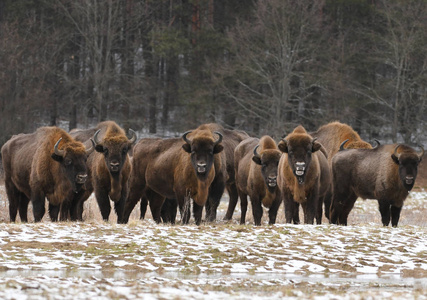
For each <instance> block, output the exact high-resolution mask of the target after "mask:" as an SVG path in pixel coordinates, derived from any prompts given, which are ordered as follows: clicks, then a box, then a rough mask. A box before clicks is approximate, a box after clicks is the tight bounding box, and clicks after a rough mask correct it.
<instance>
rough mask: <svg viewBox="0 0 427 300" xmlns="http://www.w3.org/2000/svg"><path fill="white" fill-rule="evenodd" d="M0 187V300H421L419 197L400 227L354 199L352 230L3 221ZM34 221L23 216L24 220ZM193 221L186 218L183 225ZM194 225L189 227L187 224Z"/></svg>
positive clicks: (424, 232) (425, 260)
mask: <svg viewBox="0 0 427 300" xmlns="http://www.w3.org/2000/svg"><path fill="white" fill-rule="evenodd" d="M7 206H8V205H7V200H6V195H5V192H4V186H3V185H1V186H0V208H1V213H0V269H1V271H0V298H1V299H89V298H93V299H270V298H289V299H377V298H399V299H414V298H415V299H427V297H426V296H425V295H427V217H426V216H427V192H425V191H424V190H421V189H418V190H416V191H414V192H412V193H411V195H410V198H408V199H407V200H406V203H405V206H404V208H403V211H402V216H401V221H400V223H399V227H398V228H390V227H387V228H386V227H383V226H382V225H381V222H380V215H379V212H378V209H377V202H376V201H372V200H367V201H363V200H359V201H358V202H357V203H356V207H355V208H354V210H353V211H352V213H351V215H350V217H349V226H347V227H343V226H334V225H329V224H327V222H324V224H323V225H315V226H310V225H287V224H283V206H282V207H281V209H280V214H279V218H278V224H277V225H273V226H269V225H267V224H266V214H264V218H263V221H264V224H263V225H262V226H259V227H255V226H253V225H252V217H251V212H250V211H249V214H248V218H247V219H248V223H247V224H246V225H239V224H238V220H239V216H240V211H239V210H236V212H235V214H234V218H233V221H231V222H224V221H222V220H221V219H222V216H223V215H224V214H225V211H226V209H227V198H226V197H224V199H223V201H222V202H221V205H220V210H219V218H218V221H217V222H216V223H213V224H202V225H201V226H195V225H194V224H190V225H187V226H182V225H174V226H171V225H157V224H155V223H154V222H153V221H152V219H151V216H150V215H148V216H147V218H146V219H145V220H142V221H141V220H139V212H138V211H137V209H136V210H135V211H134V212H133V214H132V216H131V221H130V222H129V224H127V225H117V224H115V222H114V221H115V217H114V215H113V213H112V215H111V217H112V218H111V219H112V220H111V221H110V222H103V221H102V220H101V217H100V214H99V212H98V208H97V204H96V201H95V200H94V199H93V198H90V200H88V202H87V203H86V206H85V215H84V218H85V222H80V223H71V222H59V223H52V222H50V221H49V220H48V219H47V218H45V219H44V220H43V222H41V223H38V224H34V223H29V224H21V223H19V222H18V223H16V224H11V223H9V222H8V212H7V209H8V208H7ZM30 216H31V215H30ZM191 221H193V220H191ZM193 222H194V221H193Z"/></svg>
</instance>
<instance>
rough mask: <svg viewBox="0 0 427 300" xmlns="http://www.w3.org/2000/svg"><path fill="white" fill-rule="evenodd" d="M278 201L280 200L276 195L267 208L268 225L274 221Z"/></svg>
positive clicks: (278, 204)
mask: <svg viewBox="0 0 427 300" xmlns="http://www.w3.org/2000/svg"><path fill="white" fill-rule="evenodd" d="M276 193H277V192H276ZM280 202H281V201H280V196H279V195H276V198H275V199H274V201H273V204H272V205H271V207H270V209H269V210H268V224H270V225H272V224H275V223H276V217H277V211H278V210H279V206H280Z"/></svg>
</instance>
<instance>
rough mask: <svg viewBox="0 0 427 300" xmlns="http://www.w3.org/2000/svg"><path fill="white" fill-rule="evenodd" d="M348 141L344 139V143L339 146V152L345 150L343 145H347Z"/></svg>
mask: <svg viewBox="0 0 427 300" xmlns="http://www.w3.org/2000/svg"><path fill="white" fill-rule="evenodd" d="M348 141H349V139H346V140H345V141H344V142H342V143H341V145H340V150H339V151H342V150H345V149H344V145H345V143H347V142H348Z"/></svg>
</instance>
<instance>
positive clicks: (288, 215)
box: [283, 191, 300, 224]
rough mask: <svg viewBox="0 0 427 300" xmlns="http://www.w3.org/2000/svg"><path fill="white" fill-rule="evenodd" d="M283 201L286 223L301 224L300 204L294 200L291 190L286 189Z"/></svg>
mask: <svg viewBox="0 0 427 300" xmlns="http://www.w3.org/2000/svg"><path fill="white" fill-rule="evenodd" d="M283 203H284V206H285V220H286V223H292V221H293V222H294V224H299V223H300V222H299V204H298V203H297V202H295V201H294V197H293V196H292V194H291V193H290V192H289V191H285V192H284V195H283Z"/></svg>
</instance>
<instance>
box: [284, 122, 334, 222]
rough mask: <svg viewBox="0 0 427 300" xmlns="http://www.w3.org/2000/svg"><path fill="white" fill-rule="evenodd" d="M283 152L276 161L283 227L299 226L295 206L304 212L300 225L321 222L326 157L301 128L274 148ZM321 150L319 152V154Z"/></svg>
mask: <svg viewBox="0 0 427 300" xmlns="http://www.w3.org/2000/svg"><path fill="white" fill-rule="evenodd" d="M278 147H279V150H280V151H282V152H284V155H282V157H281V158H280V162H279V172H278V186H279V189H280V192H281V194H282V198H283V200H284V204H285V218H286V222H287V223H291V222H292V221H293V222H294V223H295V224H298V223H299V204H301V206H302V208H303V211H304V223H306V224H313V222H314V217H316V221H317V224H321V222H322V199H323V197H324V196H325V195H326V194H327V192H328V191H329V189H330V185H331V184H330V181H331V176H330V172H329V166H328V161H327V154H326V151H325V149H323V146H322V144H320V143H319V142H317V141H316V139H315V138H313V137H312V136H311V135H309V134H308V133H307V131H306V130H305V129H304V127H302V126H298V127H297V128H295V130H294V131H293V132H292V133H291V134H289V135H288V136H286V137H285V138H284V139H282V140H281V141H280V142H279V144H278ZM319 150H321V151H319Z"/></svg>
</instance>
